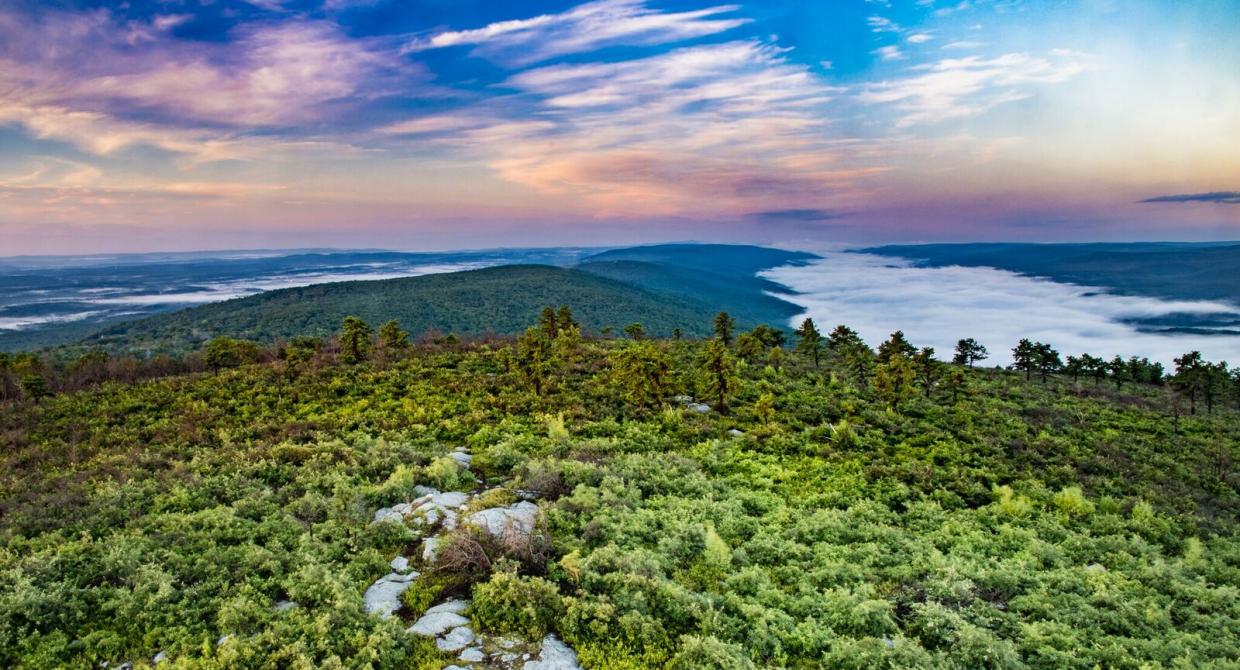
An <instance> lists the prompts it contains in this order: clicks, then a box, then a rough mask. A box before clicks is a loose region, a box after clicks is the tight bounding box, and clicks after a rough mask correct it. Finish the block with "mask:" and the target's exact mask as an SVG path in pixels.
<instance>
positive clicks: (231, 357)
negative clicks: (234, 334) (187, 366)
mask: <svg viewBox="0 0 1240 670" xmlns="http://www.w3.org/2000/svg"><path fill="white" fill-rule="evenodd" d="M203 360H204V361H205V362H206V364H207V367H209V368H211V370H212V371H213V372H219V371H220V370H223V369H224V368H234V367H237V366H238V365H241V357H240V356H239V355H238V352H237V341H236V340H234V339H232V338H231V337H225V336H223V335H221V336H219V337H214V338H211V339H210V340H208V341H207V344H206V347H205V349H204V354H203Z"/></svg>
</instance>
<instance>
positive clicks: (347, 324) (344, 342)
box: [340, 316, 374, 363]
mask: <svg viewBox="0 0 1240 670" xmlns="http://www.w3.org/2000/svg"><path fill="white" fill-rule="evenodd" d="M373 335H374V331H372V330H371V329H370V326H368V325H366V322H365V321H362V320H361V319H359V318H357V317H356V316H346V317H345V318H344V321H343V322H342V323H341V324H340V353H341V356H342V357H343V358H344V362H346V363H361V362H362V361H364V360H366V357H367V356H369V355H370V346H371V342H370V338H371V337H372V336H373Z"/></svg>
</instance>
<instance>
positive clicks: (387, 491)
mask: <svg viewBox="0 0 1240 670" xmlns="http://www.w3.org/2000/svg"><path fill="white" fill-rule="evenodd" d="M556 318H557V323H562V321H561V320H560V316H559V312H557V313H556ZM838 330H839V329H837V331H838ZM833 335H839V336H840V337H836V338H834V339H835V345H834V348H832V349H831V350H830V354H829V355H828V356H825V357H824V358H823V360H822V361H821V366H820V367H818V368H816V367H815V366H814V364H813V361H812V360H811V358H810V357H809V356H808V355H798V356H789V357H788V359H787V360H785V361H784V362H783V364H782V365H781V366H780V367H779V369H776V368H775V367H774V366H771V367H767V366H764V365H760V364H755V365H750V364H741V363H739V362H737V361H736V360H735V358H733V357H732V354H731V352H729V351H728V350H727V348H726V347H723V346H722V343H721V342H718V341H717V340H714V341H709V342H698V341H691V340H683V341H678V342H672V341H658V340H649V339H648V340H644V341H642V342H629V341H598V340H589V339H586V340H584V341H582V340H580V339H578V340H575V341H574V342H573V343H572V345H571V346H567V345H566V347H565V350H566V351H571V352H572V362H571V363H567V362H564V361H565V360H566V358H565V357H562V356H561V354H560V349H559V348H558V346H557V345H553V344H546V345H545V348H548V349H549V353H547V357H546V358H545V360H547V361H550V362H551V363H552V364H553V365H552V369H550V370H549V371H547V376H546V378H547V379H549V380H552V381H554V383H550V384H548V385H547V386H546V387H545V388H543V389H542V393H541V395H539V396H537V397H535V396H534V395H533V394H532V388H531V386H530V382H529V380H528V378H527V377H526V376H525V374H524V373H523V372H521V370H520V369H519V364H518V362H517V361H518V360H519V359H520V358H521V351H520V350H521V348H522V346H523V345H522V344H521V343H519V342H492V343H488V344H474V345H460V346H457V345H453V346H438V345H433V344H415V345H411V346H410V347H409V348H408V350H407V353H406V354H404V355H401V356H399V357H395V359H394V360H391V361H380V360H366V361H362V362H360V363H357V364H353V365H344V364H341V363H340V362H337V361H335V360H333V359H332V357H331V354H330V351H325V352H321V353H320V352H318V350H317V349H318V346H319V345H316V344H314V340H311V341H307V342H304V343H303V342H293V341H290V342H288V343H286V345H285V346H284V350H285V351H289V350H293V349H298V350H303V351H306V352H307V358H306V359H305V361H304V362H303V363H301V364H299V365H298V369H297V374H296V375H295V376H293V377H290V376H289V375H288V372H287V369H286V366H287V365H288V364H289V362H290V360H292V359H290V358H289V357H287V356H281V357H280V358H279V359H278V360H277V359H275V358H273V357H271V356H269V355H264V356H261V357H259V358H258V359H257V362H254V363H251V364H242V365H238V366H237V367H225V368H221V369H220V370H219V372H218V373H217V374H205V373H204V372H205V368H202V367H199V368H198V370H199V372H193V373H189V374H180V375H168V376H162V377H159V378H155V379H149V380H145V381H139V382H136V383H122V382H114V383H105V384H102V385H99V386H96V387H92V388H89V389H86V390H72V391H63V390H59V389H60V388H61V387H59V386H56V389H57V392H56V393H55V394H53V395H50V396H48V397H45V398H43V399H42V400H41V401H40V402H39V403H29V402H26V401H25V400H24V399H22V398H13V399H12V400H7V401H5V404H4V405H3V411H0V442H2V443H3V444H2V447H3V448H0V459H2V461H0V512H2V514H0V667H6V668H7V667H12V668H21V669H26V668H59V667H99V665H100V663H102V662H104V661H106V662H108V663H110V664H112V667H115V666H116V664H118V663H120V662H122V661H126V660H132V661H135V662H137V663H138V664H139V665H140V664H141V663H143V662H145V660H146V659H150V658H151V657H152V656H153V655H154V653H155V652H156V651H160V650H163V651H166V652H167V654H168V657H169V661H168V666H167V667H176V668H208V669H212V670H215V669H220V670H222V669H224V668H255V669H257V668H270V667H304V668H317V667H340V668H411V667H412V668H441V667H444V666H446V665H448V664H450V663H452V662H453V659H451V658H447V657H445V656H443V655H441V654H439V652H438V651H437V650H436V649H435V646H434V643H433V641H429V640H424V639H422V638H419V637H417V636H413V635H408V634H406V633H405V632H404V628H405V627H406V626H407V625H408V622H407V619H408V618H410V617H414V616H416V615H418V614H419V613H420V612H422V611H424V610H425V609H426V608H427V607H429V606H431V605H433V604H435V603H438V602H442V601H443V600H444V599H445V598H447V597H457V596H464V595H466V594H468V593H470V589H471V588H472V593H473V598H474V599H473V608H472V610H471V616H473V617H474V618H475V621H477V623H478V625H479V627H480V628H486V629H487V630H499V631H507V633H508V634H519V635H523V636H526V635H539V634H541V633H542V632H544V631H554V632H555V633H556V634H557V635H559V636H560V637H562V638H563V639H564V640H566V641H567V642H569V643H570V644H572V645H573V646H574V647H575V648H576V649H577V650H578V652H579V654H580V657H581V659H582V663H583V665H584V666H585V667H587V668H614V669H615V670H631V669H634V668H669V667H671V668H682V667H692V668H711V667H716V668H751V667H752V668H757V667H761V668H795V669H798V670H800V669H808V668H817V667H838V668H909V667H913V668H1029V669H1036V670H1044V669H1045V670H1051V669H1058V668H1080V669H1082V670H1090V669H1092V668H1094V667H1104V668H1112V667H1115V668H1141V667H1147V668H1156V667H1164V668H1171V667H1215V668H1224V667H1232V666H1235V665H1236V664H1237V663H1240V654H1238V652H1237V650H1238V649H1240V634H1238V633H1237V631H1240V609H1238V608H1237V605H1236V603H1237V602H1240V598H1238V595H1240V591H1238V589H1240V571H1238V569H1237V565H1238V557H1240V538H1238V537H1237V534H1236V521H1237V519H1238V518H1240V479H1237V474H1236V472H1237V470H1236V468H1235V467H1234V465H1232V464H1234V463H1235V462H1236V459H1237V458H1240V451H1238V450H1240V446H1238V445H1240V415H1238V414H1237V413H1236V412H1235V411H1234V410H1232V409H1231V408H1230V407H1229V406H1224V405H1223V403H1219V404H1217V405H1216V406H1215V408H1214V412H1213V414H1210V413H1208V412H1206V411H1204V410H1205V396H1204V393H1205V391H1204V389H1199V390H1198V399H1199V401H1200V402H1201V403H1202V411H1201V412H1199V413H1198V414H1197V415H1196V416H1193V415H1186V416H1183V417H1179V418H1178V422H1177V421H1176V420H1175V418H1174V417H1172V416H1171V415H1170V413H1169V411H1168V402H1169V400H1168V398H1172V400H1174V397H1178V394H1179V393H1184V394H1187V393H1188V390H1187V389H1185V390H1183V391H1179V392H1177V395H1176V396H1172V394H1170V392H1169V390H1167V389H1163V388H1160V387H1158V386H1155V385H1151V384H1149V383H1146V382H1140V381H1136V380H1135V379H1130V380H1128V381H1125V382H1124V386H1123V390H1122V392H1116V391H1115V390H1114V387H1113V385H1112V384H1104V385H1100V386H1098V387H1094V386H1093V385H1092V384H1088V385H1086V386H1085V387H1083V388H1082V387H1081V386H1080V385H1079V384H1076V383H1073V382H1072V381H1071V380H1070V379H1067V378H1060V377H1055V376H1050V377H1048V379H1047V381H1046V382H1045V383H1040V382H1037V381H1035V382H1033V383H1027V382H1026V381H1025V379H1024V377H1025V375H1024V374H1023V373H1021V374H1015V373H1012V372H1008V371H1002V370H992V369H969V368H968V367H967V366H952V367H946V368H942V369H944V370H945V374H944V375H943V376H942V377H941V378H940V381H939V383H938V386H937V387H936V388H938V389H940V390H938V391H937V392H935V393H933V394H931V397H929V398H927V397H925V394H924V393H921V392H919V391H920V389H919V388H917V387H916V383H917V381H916V379H915V378H914V380H913V381H910V382H908V384H910V385H911V389H912V390H911V392H909V391H908V389H906V392H905V393H903V394H902V395H901V398H900V400H899V402H898V407H899V412H891V411H888V410H889V407H890V406H891V402H890V398H889V397H887V393H888V392H889V390H888V389H889V386H888V384H887V382H882V383H879V382H878V381H877V380H875V379H874V378H873V377H865V378H858V377H856V376H855V375H854V371H855V370H856V369H857V368H854V367H853V365H854V364H855V363H854V361H853V360H852V359H851V358H850V357H851V356H856V357H863V356H864V357H866V358H865V360H867V361H868V360H872V354H871V353H870V352H869V349H868V348H867V347H865V345H864V343H861V342H860V340H859V338H856V339H854V338H850V337H847V333H843V332H841V333H834V334H833ZM539 337H540V338H541V339H542V340H543V341H544V342H545V341H546V338H545V337H543V336H542V334H541V333H540V334H539ZM562 337H564V329H563V328H561V329H560V332H559V333H558V334H557V336H556V338H555V342H559V341H560V339H561V338H562ZM525 346H529V345H528V344H527V345H525ZM538 346H539V347H540V348H543V347H544V344H543V343H540V344H539V345H538ZM635 350H641V356H638V359H639V360H641V361H643V365H644V364H645V362H648V361H649V359H650V357H653V358H656V359H657V358H659V357H662V359H663V360H664V361H665V363H666V365H667V373H666V374H667V379H668V380H672V381H676V380H680V379H685V380H692V381H698V380H700V379H701V377H702V376H703V372H704V371H709V370H711V369H712V365H714V364H718V363H720V362H722V363H723V368H725V369H726V370H727V375H726V378H727V380H728V381H726V383H725V384H724V386H726V388H727V399H728V403H729V405H730V406H731V408H732V411H731V412H730V413H728V414H727V415H720V414H718V413H715V412H707V413H702V414H697V413H692V412H685V411H682V410H680V409H669V410H667V411H663V412H659V411H644V412H635V411H633V407H632V406H630V405H629V403H627V402H625V401H624V399H623V397H622V395H623V394H622V391H621V389H620V379H619V376H617V377H615V378H613V373H612V372H611V368H612V366H613V365H614V364H615V363H616V362H617V361H618V360H621V359H622V358H624V357H625V356H626V355H628V354H626V353H625V352H632V351H635ZM772 351H778V349H773V350H772ZM863 352H864V353H863ZM544 353H545V352H544ZM540 355H541V354H540ZM374 358H375V359H378V358H379V357H378V356H376V357H374ZM896 360H897V361H903V362H902V363H897V364H896V365H897V367H900V366H908V367H910V368H911V367H912V366H913V365H914V362H913V361H912V360H905V359H904V358H903V357H896ZM114 363H115V361H114V360H113V361H110V362H109V363H108V365H112V364H114ZM705 363H711V364H712V365H704V364H705ZM1201 364H1202V365H1204V364H1205V362H1204V361H1203V362H1202V363H1201ZM38 365H39V362H38V360H37V359H36V360H29V359H27V358H23V359H21V360H20V361H15V360H13V359H12V358H10V359H6V360H4V361H3V366H4V368H5V370H6V372H5V374H6V375H12V374H18V375H25V374H32V373H38V372H40V371H41V370H42V368H39V367H38ZM891 365H892V361H891V360H890V359H889V360H888V361H880V365H879V371H882V372H883V374H893V371H892V370H891V369H888V368H889V366H891ZM939 365H940V366H942V365H943V364H939ZM508 366H511V367H508ZM656 367H658V368H659V369H661V366H656ZM86 369H87V368H82V370H83V371H85V370H86ZM1186 369H1187V368H1186ZM8 370H16V371H15V372H8ZM1033 372H1038V370H1037V369H1034V370H1033ZM906 375H907V373H900V374H898V375H894V376H893V379H903V380H907V376H906ZM18 379H20V376H19V377H18ZM953 379H956V380H958V382H959V384H958V386H959V387H960V389H959V391H958V392H956V391H953V393H951V394H949V393H947V392H946V390H944V389H954V388H955V387H956V385H957V384H956V382H953V381H952V380H953ZM871 381H873V383H870V382H871ZM669 383H671V382H669ZM56 384H59V382H56ZM704 390H709V389H704ZM672 392H674V391H671V390H669V389H665V390H664V391H663V393H664V394H670V393H672ZM953 395H955V396H956V397H955V398H953V397H952V396H953ZM658 397H659V398H660V400H661V398H664V397H667V395H662V396H658ZM700 397H702V398H704V399H708V400H709V401H710V402H712V403H714V402H716V400H717V399H716V398H715V397H713V396H712V395H709V394H706V393H703V394H702V395H701V396H700ZM1185 400H1186V401H1187V400H1188V398H1187V395H1186V396H1185ZM1177 423H1178V425H1177ZM570 427H571V430H570V429H569V428H570ZM731 428H737V429H739V430H741V431H743V432H744V433H745V434H746V437H744V438H743V439H736V438H732V437H729V436H728V435H727V432H728V430H729V429H731ZM458 445H467V446H468V447H469V448H470V450H471V451H472V453H473V454H474V461H473V463H474V466H473V467H474V469H475V471H476V472H478V473H479V477H482V478H485V479H486V480H487V481H488V482H489V483H488V486H493V487H494V488H493V489H491V490H490V491H489V492H487V493H485V494H483V495H482V496H480V497H478V498H476V499H474V500H473V501H472V502H471V504H470V507H469V508H468V510H466V511H472V510H475V509H481V508H483V507H489V506H493V505H503V504H510V503H511V502H513V501H514V500H515V493H514V492H516V491H521V490H528V491H532V492H535V493H537V494H539V496H540V497H539V499H538V505H539V507H540V509H541V510H542V513H543V526H544V527H545V533H546V538H547V539H548V541H549V542H548V543H545V544H534V543H531V545H530V546H524V547H504V546H495V544H494V543H492V544H487V542H488V541H487V540H486V538H484V537H481V536H479V535H478V534H474V533H470V532H466V531H460V530H458V531H456V532H455V534H454V535H452V536H451V537H450V540H451V542H450V543H449V544H450V547H449V549H451V550H455V551H456V552H457V553H455V554H451V556H450V557H452V558H453V559H454V561H455V562H453V563H450V564H448V563H445V565H443V566H440V565H438V564H435V565H427V566H419V570H420V571H421V572H422V575H421V576H420V577H419V578H418V579H417V580H415V581H414V582H413V584H412V586H411V587H410V588H409V589H408V590H407V591H406V592H405V594H404V596H403V601H404V604H405V611H403V612H401V613H399V616H397V617H394V618H393V619H391V620H383V619H380V618H378V617H376V616H372V615H368V614H366V613H365V611H364V610H363V608H362V603H361V597H362V594H363V593H364V592H365V590H366V588H367V586H369V585H370V584H371V583H373V582H374V581H375V580H376V579H378V578H380V577H382V576H383V575H385V574H387V572H388V571H389V570H390V568H389V567H388V561H390V560H391V558H392V557H393V556H396V555H398V554H400V555H405V556H416V555H417V554H416V552H417V551H418V550H419V547H420V546H421V544H420V540H421V538H420V537H419V533H420V532H421V531H420V530H419V529H418V528H417V527H415V525H414V524H409V525H402V524H398V523H380V524H371V523H370V522H371V518H372V515H373V512H374V510H375V509H377V508H378V507H381V506H388V505H391V504H394V503H396V502H401V501H407V500H410V499H412V497H413V496H416V493H415V488H416V487H417V486H418V485H433V486H436V487H439V488H441V489H444V490H447V489H455V490H477V486H478V483H477V482H476V481H475V480H474V478H473V477H472V476H471V475H469V474H466V472H465V471H463V470H462V469H461V468H460V467H459V466H458V465H457V464H456V463H455V461H453V460H452V459H451V458H448V457H446V456H445V454H446V453H448V451H449V450H450V449H452V448H453V447H455V446H458ZM458 543H459V544H458ZM471 557H473V558H476V559H477V561H476V562H472V563H471V562H470V561H471V560H472V559H471ZM514 561H517V563H514ZM517 565H519V566H520V567H515V566H517ZM284 600H295V601H297V603H298V605H299V606H298V607H296V608H294V609H288V610H283V611H277V610H276V609H275V608H274V605H275V604H276V603H278V602H280V601H284ZM225 635H227V636H230V637H228V638H227V639H226V640H225V641H224V642H222V643H219V644H217V641H218V640H219V639H220V637H221V636H225ZM161 667H163V666H161Z"/></svg>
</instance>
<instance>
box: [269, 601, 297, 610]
mask: <svg viewBox="0 0 1240 670" xmlns="http://www.w3.org/2000/svg"><path fill="white" fill-rule="evenodd" d="M298 607H301V605H298V604H297V603H296V602H294V601H292V600H281V601H280V602H278V603H276V604H275V606H274V607H272V609H274V610H275V611H277V612H287V611H289V610H295V609H297V608H298Z"/></svg>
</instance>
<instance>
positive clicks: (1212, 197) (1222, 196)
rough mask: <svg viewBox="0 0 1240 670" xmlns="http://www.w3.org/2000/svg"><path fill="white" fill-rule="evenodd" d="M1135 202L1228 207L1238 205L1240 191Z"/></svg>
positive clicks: (1156, 198)
mask: <svg viewBox="0 0 1240 670" xmlns="http://www.w3.org/2000/svg"><path fill="white" fill-rule="evenodd" d="M1137 202H1142V203H1147V202H1216V203H1224V204H1228V205H1240V191H1215V192H1213V193H1183V194H1179V195H1160V196H1156V197H1153V198H1146V199H1145V200H1138V201H1137Z"/></svg>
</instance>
